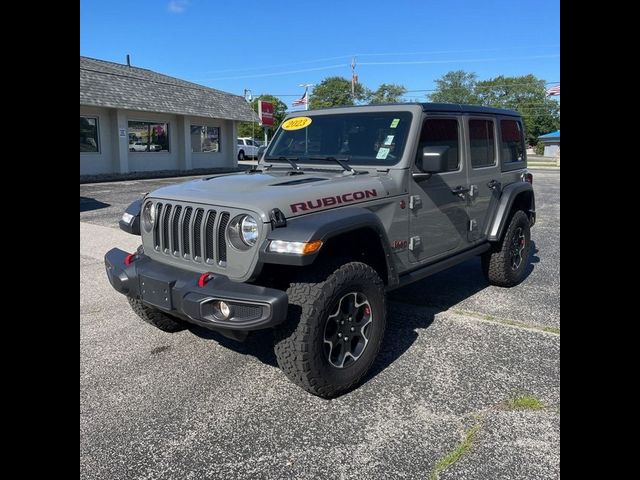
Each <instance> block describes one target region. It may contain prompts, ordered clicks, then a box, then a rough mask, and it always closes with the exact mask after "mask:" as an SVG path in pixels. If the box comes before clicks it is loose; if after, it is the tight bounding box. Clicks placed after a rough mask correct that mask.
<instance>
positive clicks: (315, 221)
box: [259, 207, 398, 285]
mask: <svg viewBox="0 0 640 480" xmlns="http://www.w3.org/2000/svg"><path fill="white" fill-rule="evenodd" d="M363 228H366V229H370V230H373V231H374V232H375V233H376V234H377V235H378V241H379V242H380V244H381V247H382V251H383V252H384V255H385V258H384V263H385V265H386V267H387V277H388V278H387V283H388V285H395V284H397V283H398V274H397V271H396V269H395V266H394V263H393V260H392V258H391V249H390V247H389V239H388V237H387V233H386V230H385V228H384V226H383V225H382V222H381V221H380V219H379V218H378V216H377V215H376V214H374V213H373V212H371V211H370V210H367V209H366V208H362V207H347V208H338V209H335V210H327V211H324V212H318V213H316V214H312V215H305V216H302V217H297V218H293V219H290V220H287V226H286V227H283V228H276V229H273V230H271V232H269V234H268V235H267V238H266V240H265V241H264V243H263V244H262V245H261V246H260V251H259V262H260V263H262V264H265V263H271V264H279V265H297V266H305V265H311V264H313V262H314V261H315V260H316V258H317V257H318V255H319V254H320V252H322V248H321V249H320V250H318V251H317V252H315V253H312V254H309V255H293V254H285V253H274V252H269V251H267V248H268V246H269V244H270V243H271V241H272V240H284V241H289V242H310V241H313V240H322V242H323V244H325V243H326V242H327V241H328V240H330V239H331V238H333V237H336V236H338V235H341V234H343V233H348V232H353V231H356V230H360V229H363Z"/></svg>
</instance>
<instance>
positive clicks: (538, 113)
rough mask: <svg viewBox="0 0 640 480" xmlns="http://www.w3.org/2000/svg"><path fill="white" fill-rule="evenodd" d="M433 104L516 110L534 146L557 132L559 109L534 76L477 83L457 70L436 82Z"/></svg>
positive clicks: (500, 78) (494, 79)
mask: <svg viewBox="0 0 640 480" xmlns="http://www.w3.org/2000/svg"><path fill="white" fill-rule="evenodd" d="M436 85H437V90H436V92H435V93H434V94H433V95H431V96H430V99H431V101H433V102H444V103H467V104H479V105H485V106H488V107H496V108H506V109H510V110H515V111H517V112H518V113H520V115H522V120H523V123H524V133H525V140H526V141H527V144H528V145H535V144H536V143H537V141H538V136H540V135H544V134H545V133H549V132H552V131H554V130H558V129H559V128H560V105H559V104H558V103H557V102H556V101H555V100H551V99H550V98H549V97H548V96H547V94H546V90H545V81H544V80H542V79H539V78H537V77H536V76H535V75H532V74H529V75H522V76H519V77H505V76H504V75H500V76H498V77H495V78H490V79H488V80H483V81H478V80H477V76H476V74H475V73H469V72H465V71H463V70H458V71H455V72H449V73H447V74H445V75H443V76H442V77H441V78H440V79H438V80H436Z"/></svg>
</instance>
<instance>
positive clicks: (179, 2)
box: [167, 0, 189, 13]
mask: <svg viewBox="0 0 640 480" xmlns="http://www.w3.org/2000/svg"><path fill="white" fill-rule="evenodd" d="M187 5H189V1H188V0H171V1H170V2H169V5H168V6H167V9H168V10H169V11H170V12H171V13H182V12H184V11H185V9H186V8H187Z"/></svg>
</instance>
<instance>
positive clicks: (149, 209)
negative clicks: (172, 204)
mask: <svg viewBox="0 0 640 480" xmlns="http://www.w3.org/2000/svg"><path fill="white" fill-rule="evenodd" d="M155 213H156V206H155V204H154V203H153V202H147V203H145V204H144V208H143V209H142V225H143V226H144V229H145V231H147V232H149V231H151V228H153V220H154V217H155Z"/></svg>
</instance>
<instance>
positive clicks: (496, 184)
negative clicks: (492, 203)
mask: <svg viewBox="0 0 640 480" xmlns="http://www.w3.org/2000/svg"><path fill="white" fill-rule="evenodd" d="M487 187H489V188H490V189H491V190H499V189H500V182H499V181H497V180H491V181H490V182H489V183H487Z"/></svg>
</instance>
